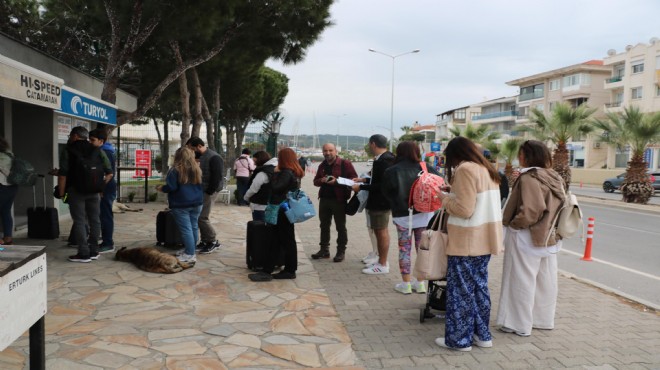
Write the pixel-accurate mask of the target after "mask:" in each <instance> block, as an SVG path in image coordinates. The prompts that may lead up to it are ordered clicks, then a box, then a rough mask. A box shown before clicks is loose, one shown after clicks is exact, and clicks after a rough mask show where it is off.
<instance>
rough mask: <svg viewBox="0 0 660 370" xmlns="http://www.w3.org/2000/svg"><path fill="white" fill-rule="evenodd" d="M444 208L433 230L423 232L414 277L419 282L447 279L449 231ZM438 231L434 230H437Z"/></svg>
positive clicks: (436, 219)
mask: <svg viewBox="0 0 660 370" xmlns="http://www.w3.org/2000/svg"><path fill="white" fill-rule="evenodd" d="M444 213H445V212H444V208H442V209H441V211H440V213H439V214H438V215H437V216H436V218H435V221H434V222H433V225H432V226H431V228H429V229H427V230H424V232H422V240H421V241H420V244H419V250H418V251H417V260H416V261H415V268H414V270H413V275H414V276H415V277H416V278H417V280H419V281H422V280H440V279H444V278H445V277H447V240H448V236H447V231H445V230H444V229H445V227H444V222H443V216H444ZM436 228H437V230H434V229H436Z"/></svg>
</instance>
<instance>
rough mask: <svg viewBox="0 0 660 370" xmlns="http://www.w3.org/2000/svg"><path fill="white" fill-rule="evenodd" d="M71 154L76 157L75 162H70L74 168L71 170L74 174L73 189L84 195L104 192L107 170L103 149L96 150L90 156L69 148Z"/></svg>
mask: <svg viewBox="0 0 660 370" xmlns="http://www.w3.org/2000/svg"><path fill="white" fill-rule="evenodd" d="M69 153H70V154H72V155H73V157H74V158H73V159H74V160H73V162H70V163H73V164H74V167H73V168H70V169H69V171H70V172H72V174H73V179H74V181H73V184H72V185H73V187H74V188H75V189H76V190H77V191H78V192H80V193H83V194H93V193H100V192H102V191H103V188H104V187H105V169H104V168H103V159H102V157H101V149H100V148H94V149H93V150H92V151H91V152H90V153H89V154H88V155H83V154H82V153H81V152H80V151H78V150H76V149H73V148H69Z"/></svg>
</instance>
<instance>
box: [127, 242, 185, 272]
mask: <svg viewBox="0 0 660 370" xmlns="http://www.w3.org/2000/svg"><path fill="white" fill-rule="evenodd" d="M115 259H116V260H117V261H123V262H132V263H133V264H134V265H135V266H137V268H139V269H140V270H143V271H147V272H155V273H160V274H173V273H175V272H181V271H183V270H185V269H189V268H191V267H193V266H195V264H194V263H188V262H181V261H179V260H178V259H177V258H176V257H175V256H173V255H171V254H167V253H163V252H161V251H159V250H158V249H156V248H152V247H139V248H131V249H128V248H126V247H122V248H121V249H120V250H118V251H117V254H115Z"/></svg>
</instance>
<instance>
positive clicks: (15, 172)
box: [7, 153, 37, 186]
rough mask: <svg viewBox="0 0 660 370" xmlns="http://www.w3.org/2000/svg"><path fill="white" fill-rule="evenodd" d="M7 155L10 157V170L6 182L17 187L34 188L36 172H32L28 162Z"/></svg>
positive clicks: (32, 168)
mask: <svg viewBox="0 0 660 370" xmlns="http://www.w3.org/2000/svg"><path fill="white" fill-rule="evenodd" d="M7 155H9V156H10V157H11V169H10V170H9V175H8V176H7V182H8V183H10V184H12V185H18V186H34V184H35V183H36V182H37V171H35V170H34V167H33V166H32V165H31V164H30V162H28V161H26V160H24V159H21V158H17V157H14V156H13V155H11V154H8V153H7Z"/></svg>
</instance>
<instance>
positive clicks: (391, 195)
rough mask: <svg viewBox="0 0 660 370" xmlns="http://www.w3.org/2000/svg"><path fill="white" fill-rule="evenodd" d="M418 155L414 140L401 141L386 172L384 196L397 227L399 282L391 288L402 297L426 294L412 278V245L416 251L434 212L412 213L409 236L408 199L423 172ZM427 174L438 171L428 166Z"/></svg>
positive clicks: (424, 289)
mask: <svg viewBox="0 0 660 370" xmlns="http://www.w3.org/2000/svg"><path fill="white" fill-rule="evenodd" d="M421 160H422V159H421V153H420V151H419V146H418V145H417V144H416V143H415V142H413V141H403V142H401V143H399V145H398V146H397V147H396V160H395V161H394V165H392V166H391V167H390V168H388V169H387V170H385V176H384V182H383V194H385V197H386V198H387V200H388V201H389V202H390V208H391V209H392V221H393V223H394V226H395V227H396V232H397V235H398V240H399V270H400V272H401V280H402V281H401V282H400V283H398V284H396V285H395V286H394V290H396V291H397V292H399V293H403V294H410V293H412V291H413V290H414V291H415V292H417V293H426V286H425V285H424V282H423V281H417V280H416V279H415V278H413V277H411V274H410V272H411V265H412V264H411V257H412V243H413V239H414V242H415V251H417V250H418V248H419V242H420V240H421V239H422V231H424V230H426V226H427V225H428V223H429V221H430V220H431V218H432V217H433V212H418V211H417V210H413V216H412V235H411V232H410V229H409V225H408V222H409V213H408V206H409V205H408V199H409V197H410V188H411V187H412V185H413V183H414V182H415V180H416V179H417V178H418V176H419V172H420V171H422V166H421V164H420V162H421ZM428 167H429V168H428V169H427V171H428V172H430V173H432V174H434V175H438V172H437V171H436V170H435V169H434V168H431V166H428Z"/></svg>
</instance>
